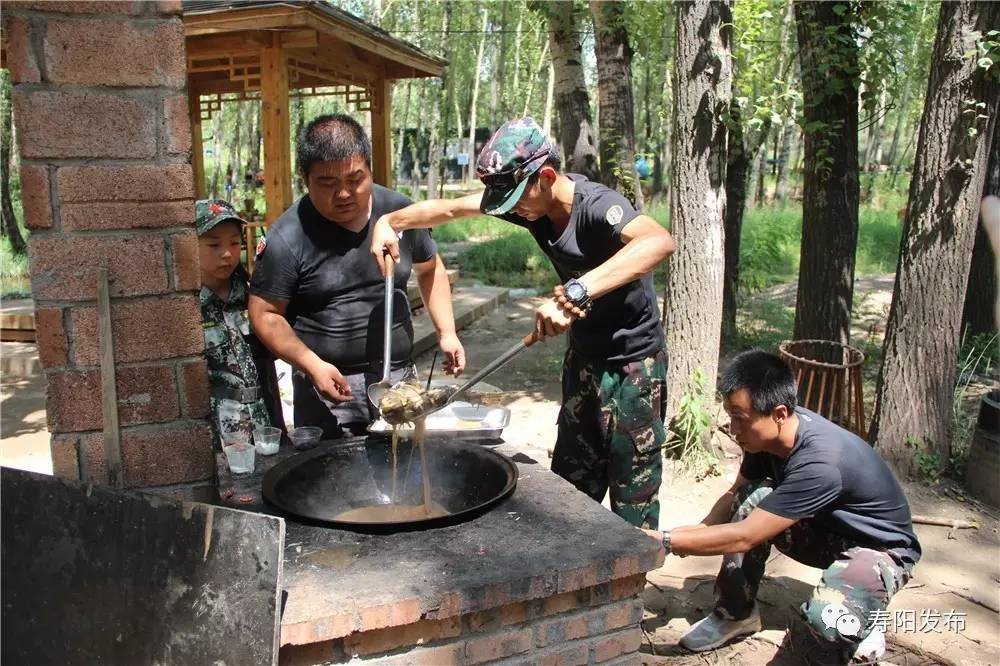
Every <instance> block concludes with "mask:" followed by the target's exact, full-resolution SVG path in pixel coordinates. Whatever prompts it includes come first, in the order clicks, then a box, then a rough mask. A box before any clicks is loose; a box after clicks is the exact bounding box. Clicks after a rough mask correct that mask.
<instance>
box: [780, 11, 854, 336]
mask: <svg viewBox="0 0 1000 666" xmlns="http://www.w3.org/2000/svg"><path fill="white" fill-rule="evenodd" d="M853 6H854V5H852V4H850V3H846V2H830V3H813V2H798V1H797V2H796V3H795V22H796V25H797V29H798V38H799V58H800V63H801V68H802V104H803V113H804V118H805V126H804V129H806V135H805V167H804V169H803V174H802V179H803V201H802V250H801V254H800V259H799V285H798V294H797V298H796V307H795V332H794V337H795V338H796V339H798V340H804V339H820V340H834V341H837V342H842V343H847V342H848V340H849V338H850V323H851V302H852V298H853V293H854V254H855V249H856V246H857V240H858V88H857V72H858V46H857V42H856V41H855V39H854V31H853V29H852V22H853V15H852V12H853V11H854V10H853V9H852V7H853Z"/></svg>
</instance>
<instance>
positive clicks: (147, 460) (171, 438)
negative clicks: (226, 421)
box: [121, 421, 215, 488]
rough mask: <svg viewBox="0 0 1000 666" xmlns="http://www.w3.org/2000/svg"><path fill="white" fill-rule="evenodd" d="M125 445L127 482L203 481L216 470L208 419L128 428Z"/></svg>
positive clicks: (127, 483)
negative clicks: (206, 420)
mask: <svg viewBox="0 0 1000 666" xmlns="http://www.w3.org/2000/svg"><path fill="white" fill-rule="evenodd" d="M121 449H122V469H123V472H124V475H125V485H126V486H129V487H132V488H135V487H144V486H165V485H168V484H171V483H185V482H188V481H200V480H202V479H207V478H209V477H211V476H212V474H213V473H214V470H215V460H214V457H213V455H212V429H211V428H210V427H209V425H208V423H206V422H205V421H175V422H173V423H170V424H165V425H154V426H139V427H136V428H126V429H124V430H123V431H122V441H121Z"/></svg>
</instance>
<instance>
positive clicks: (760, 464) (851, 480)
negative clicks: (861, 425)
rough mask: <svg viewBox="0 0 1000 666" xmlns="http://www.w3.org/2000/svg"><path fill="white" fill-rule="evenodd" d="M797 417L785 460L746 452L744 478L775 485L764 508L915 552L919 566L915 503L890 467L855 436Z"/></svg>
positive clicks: (810, 415)
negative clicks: (912, 509) (768, 480)
mask: <svg viewBox="0 0 1000 666" xmlns="http://www.w3.org/2000/svg"><path fill="white" fill-rule="evenodd" d="M795 413H796V415H798V417H799V427H798V430H797V432H796V434H795V445H794V447H793V448H792V452H791V453H790V454H789V455H788V457H787V458H785V459H784V460H782V459H781V458H778V457H777V456H773V455H771V454H770V453H745V454H743V463H742V464H741V465H740V474H741V475H742V476H743V477H744V478H746V479H750V480H757V479H763V478H771V479H773V480H774V481H775V483H776V487H775V489H774V491H773V492H772V493H771V494H770V495H768V496H767V497H765V498H764V499H763V500H761V503H760V504H759V505H758V506H759V507H760V508H761V509H763V510H765V511H767V512H769V513H773V514H775V515H778V516H782V517H783V518H791V519H796V520H798V519H803V518H811V519H812V520H811V523H812V525H814V526H816V527H818V528H820V529H827V530H829V531H830V532H833V533H835V534H839V535H841V536H843V537H847V538H849V539H851V540H854V541H857V542H858V545H861V546H866V547H869V548H875V549H879V550H897V551H910V552H909V557H910V558H911V559H912V560H913V562H914V563H915V562H916V561H917V559H919V558H920V543H919V542H918V541H917V537H916V535H915V534H914V533H913V525H912V522H911V519H910V505H909V504H908V503H907V501H906V496H905V495H904V494H903V489H902V488H901V487H900V485H899V482H898V481H896V477H895V476H893V473H892V471H891V470H890V469H889V466H888V465H887V464H886V463H885V461H884V460H882V458H881V457H880V456H879V455H878V454H877V453H875V450H874V449H872V447H871V446H869V445H868V443H867V442H865V441H864V440H863V439H861V438H860V437H858V436H857V435H855V434H853V433H851V432H848V431H847V430H844V429H843V428H841V427H840V426H838V425H836V424H834V423H831V422H830V421H828V420H826V419H825V418H823V417H822V416H820V415H818V414H816V413H815V412H811V411H809V410H808V409H803V408H801V407H799V408H797V409H796V410H795Z"/></svg>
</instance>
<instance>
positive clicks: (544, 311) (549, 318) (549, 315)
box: [535, 298, 576, 341]
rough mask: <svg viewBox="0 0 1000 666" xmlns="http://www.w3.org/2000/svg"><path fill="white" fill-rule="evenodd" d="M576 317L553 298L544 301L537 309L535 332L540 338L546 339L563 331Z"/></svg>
mask: <svg viewBox="0 0 1000 666" xmlns="http://www.w3.org/2000/svg"><path fill="white" fill-rule="evenodd" d="M574 319H576V317H573V316H571V315H570V314H568V313H567V312H566V311H565V310H563V308H562V307H561V306H560V305H559V303H558V302H557V301H556V300H555V299H554V298H553V299H552V300H549V301H546V302H545V303H542V306H541V307H540V308H538V309H537V310H535V333H536V334H537V335H538V339H539V340H542V341H544V340H545V338H546V337H552V336H556V335H559V334H560V333H563V332H564V331H565V330H566V329H567V328H569V325H570V324H572V323H573V320H574Z"/></svg>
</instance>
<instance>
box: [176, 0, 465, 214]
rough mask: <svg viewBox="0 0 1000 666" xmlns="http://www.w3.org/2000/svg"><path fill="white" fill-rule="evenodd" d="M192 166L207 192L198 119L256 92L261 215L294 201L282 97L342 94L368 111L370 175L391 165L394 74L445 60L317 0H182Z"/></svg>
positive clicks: (434, 67)
mask: <svg viewBox="0 0 1000 666" xmlns="http://www.w3.org/2000/svg"><path fill="white" fill-rule="evenodd" d="M183 9H184V14H183V21H184V34H185V39H186V45H187V73H188V99H189V104H190V114H191V133H192V138H193V142H192V150H191V155H192V165H193V167H194V180H195V188H196V194H197V196H198V197H204V196H205V167H204V152H203V151H204V148H203V146H202V140H201V138H202V129H201V127H202V125H201V124H202V122H203V121H205V120H208V119H211V117H212V114H213V113H214V112H216V111H218V110H219V109H220V107H221V103H222V102H223V101H229V100H246V99H255V100H256V99H259V100H260V103H261V115H260V118H261V134H262V137H263V143H264V165H265V166H264V198H265V203H266V213H265V220H266V222H267V224H270V223H271V222H273V221H274V220H275V219H277V217H278V216H279V215H281V213H282V212H283V211H284V210H285V209H286V208H287V207H288V206H289V205H291V203H292V180H291V177H292V156H291V134H290V131H291V130H290V126H289V99H290V98H293V97H297V96H309V97H312V96H317V95H340V96H343V97H344V98H345V99H346V101H347V102H349V103H351V104H353V105H354V106H355V108H356V109H358V110H367V111H369V112H370V113H371V128H372V129H371V136H372V175H373V177H374V180H375V182H376V183H380V184H382V185H388V184H389V180H390V176H391V173H392V149H391V146H392V141H391V134H390V117H391V113H390V110H391V108H392V95H391V91H392V81H393V80H394V79H408V78H421V77H433V76H440V75H441V74H442V73H443V72H444V68H445V65H446V63H445V61H444V60H441V59H440V58H436V57H433V56H430V55H427V54H426V53H424V52H423V51H421V50H420V49H418V48H416V47H414V46H412V45H411V44H408V43H406V42H404V41H401V40H398V39H396V38H394V37H392V36H390V35H389V34H388V33H387V32H385V31H383V30H381V29H379V28H377V27H376V26H373V25H370V24H368V23H365V22H364V21H361V20H360V19H358V18H357V17H355V16H353V15H351V14H349V13H347V12H344V11H342V10H339V9H337V8H335V7H332V6H331V5H329V4H327V3H325V2H322V1H318V0H307V1H304V2H303V1H296V2H274V1H269V0H263V1H261V0H185V1H184V2H183Z"/></svg>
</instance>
